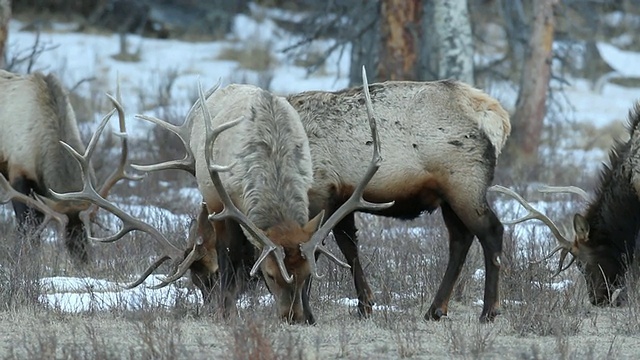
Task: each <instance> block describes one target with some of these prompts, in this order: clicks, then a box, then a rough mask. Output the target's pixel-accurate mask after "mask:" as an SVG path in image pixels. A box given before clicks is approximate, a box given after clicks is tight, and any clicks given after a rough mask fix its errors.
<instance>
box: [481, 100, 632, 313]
mask: <svg viewBox="0 0 640 360" xmlns="http://www.w3.org/2000/svg"><path fill="white" fill-rule="evenodd" d="M629 133H630V138H629V140H628V141H626V142H617V143H616V144H615V145H614V147H613V149H612V150H611V152H610V153H609V162H610V165H609V166H607V165H604V167H603V169H602V171H601V173H600V183H599V184H598V186H597V187H596V190H595V196H594V198H593V199H589V196H588V193H587V192H585V191H584V190H582V189H580V188H577V187H573V186H570V187H551V186H546V187H543V188H542V189H540V190H541V191H543V192H566V193H573V194H578V195H580V196H581V197H582V198H583V199H584V200H586V201H587V202H588V206H587V210H586V211H585V213H584V214H579V213H577V214H575V215H574V217H573V224H572V226H570V227H569V229H570V230H571V232H569V233H565V232H563V231H561V230H560V229H559V228H558V227H557V226H556V225H555V223H554V222H553V221H552V220H551V219H550V218H549V217H548V216H546V215H545V214H543V213H541V212H539V211H538V210H536V209H534V208H533V207H532V206H531V205H530V204H529V203H528V202H527V201H526V200H525V199H523V198H522V197H521V196H520V195H518V194H517V193H516V192H514V191H513V190H510V189H507V188H505V187H502V186H497V185H496V186H494V187H492V188H491V190H492V191H497V192H501V193H504V194H507V195H509V196H511V197H513V198H514V199H516V200H517V201H518V202H520V203H521V204H522V205H523V206H524V207H525V208H526V209H527V210H528V211H529V214H528V215H526V216H524V217H522V218H519V219H516V220H513V221H510V222H508V223H507V224H517V223H521V222H523V221H527V220H533V219H537V220H540V221H542V222H543V223H544V224H545V225H546V226H548V227H549V228H550V229H551V232H552V233H553V235H554V237H555V238H556V239H557V241H558V246H557V247H556V248H555V249H553V250H552V251H551V253H550V254H549V255H547V256H546V257H544V259H542V260H541V261H544V260H547V259H549V258H551V257H552V256H553V255H554V254H555V253H557V252H560V261H559V264H558V268H557V270H556V272H555V273H554V276H555V275H557V274H559V273H560V272H562V271H564V270H566V269H567V268H569V267H570V266H571V264H573V262H574V261H575V260H577V264H578V267H579V268H580V270H581V272H582V274H583V275H584V277H585V280H586V284H587V287H588V290H589V299H590V301H591V303H592V304H593V305H599V306H606V305H615V306H619V305H622V304H623V303H624V302H625V298H624V296H618V295H620V294H621V291H620V290H622V289H623V288H624V287H625V275H626V274H627V271H628V270H629V268H630V267H631V266H632V265H633V261H634V257H635V251H636V248H637V245H638V244H637V242H638V241H639V239H640V103H636V105H635V107H634V109H633V110H632V111H631V112H630V113H629ZM569 254H571V255H572V259H571V261H570V262H569V264H567V265H566V266H565V265H564V261H565V259H566V257H567V255H569ZM622 294H624V292H622Z"/></svg>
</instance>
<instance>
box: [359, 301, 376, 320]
mask: <svg viewBox="0 0 640 360" xmlns="http://www.w3.org/2000/svg"><path fill="white" fill-rule="evenodd" d="M373 305H375V303H374V302H373V301H371V300H367V301H364V302H363V301H358V317H359V318H360V319H368V318H370V317H371V314H372V313H373Z"/></svg>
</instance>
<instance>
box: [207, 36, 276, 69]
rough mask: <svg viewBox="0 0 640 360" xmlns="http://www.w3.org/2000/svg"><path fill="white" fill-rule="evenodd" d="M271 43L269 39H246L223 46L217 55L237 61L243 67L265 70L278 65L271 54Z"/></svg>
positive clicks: (223, 58) (220, 57) (221, 58)
mask: <svg viewBox="0 0 640 360" xmlns="http://www.w3.org/2000/svg"><path fill="white" fill-rule="evenodd" d="M272 48H273V45H272V44H271V43H270V42H269V41H261V40H254V41H246V42H242V43H240V44H238V45H237V46H233V47H227V48H224V49H223V50H222V51H221V52H220V54H219V55H218V60H230V61H236V62H238V65H239V66H240V67H241V68H243V69H248V70H255V71H265V70H270V69H273V68H275V67H276V66H277V65H278V61H277V59H276V58H275V57H274V56H273V54H272Z"/></svg>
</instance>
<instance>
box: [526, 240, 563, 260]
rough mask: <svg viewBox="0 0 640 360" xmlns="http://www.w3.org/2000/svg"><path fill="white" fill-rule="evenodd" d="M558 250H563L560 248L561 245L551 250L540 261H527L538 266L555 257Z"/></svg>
mask: <svg viewBox="0 0 640 360" xmlns="http://www.w3.org/2000/svg"><path fill="white" fill-rule="evenodd" d="M560 250H564V248H563V247H562V245H558V246H556V247H555V248H554V249H553V250H551V252H550V253H549V254H547V255H546V256H545V257H543V258H542V259H540V260H531V261H529V263H530V264H540V263H541V262H543V261H547V260H549V259H551V258H552V257H553V255H555V254H556V253H557V252H558V251H560Z"/></svg>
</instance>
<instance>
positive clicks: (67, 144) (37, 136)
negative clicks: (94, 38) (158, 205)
mask: <svg viewBox="0 0 640 360" xmlns="http://www.w3.org/2000/svg"><path fill="white" fill-rule="evenodd" d="M0 88H2V91H0V127H1V128H2V131H0V174H1V175H2V176H0V177H1V178H2V179H1V181H2V184H3V185H2V187H3V189H4V194H5V197H4V198H3V199H2V202H8V201H9V200H12V202H13V207H14V211H15V214H16V218H17V222H18V226H19V228H20V229H21V230H22V231H28V229H29V228H30V227H32V226H38V225H41V224H42V225H44V223H43V220H47V221H48V220H49V219H51V218H56V219H58V220H59V221H61V222H62V223H63V224H64V239H65V245H66V247H67V250H68V251H69V253H70V255H71V257H72V259H74V260H75V261H76V262H78V263H80V264H86V263H88V261H89V252H88V241H87V234H88V231H89V229H86V227H87V226H88V225H89V223H90V218H93V217H94V216H95V214H94V212H93V210H91V209H89V207H90V203H89V202H86V201H75V200H69V201H67V200H61V199H58V198H56V197H55V195H54V193H55V192H71V191H77V190H80V189H82V187H83V176H87V177H88V181H90V182H91V183H95V182H96V180H95V174H94V170H93V168H92V167H91V166H90V165H89V167H88V168H87V172H86V173H85V174H83V171H82V170H81V168H80V166H78V164H77V163H76V160H74V156H73V155H72V154H71V153H70V152H69V151H68V149H67V148H70V149H73V150H75V151H79V152H83V151H85V147H84V145H83V143H82V140H81V139H80V134H79V131H78V125H77V123H76V118H75V114H74V111H73V108H72V107H71V104H70V102H69V98H68V94H67V92H66V91H65V90H64V88H63V87H62V85H61V84H60V81H59V80H58V79H57V78H56V77H55V76H54V75H52V74H49V75H44V74H42V73H34V74H30V75H19V74H14V73H10V72H7V71H3V70H0ZM107 96H109V99H110V100H111V101H112V102H113V104H114V106H115V107H116V109H115V110H112V111H111V112H109V114H107V115H106V116H105V117H104V119H103V120H102V122H101V125H100V130H99V131H98V132H97V133H99V132H101V131H102V129H104V127H105V126H106V124H107V122H108V121H109V119H110V118H111V116H112V115H113V114H114V113H115V112H116V111H117V112H118V114H119V121H120V131H121V132H124V130H125V129H124V112H123V110H122V107H121V106H120V104H119V102H118V101H117V100H116V99H115V98H113V97H111V96H110V95H107ZM96 142H97V137H95V136H94V138H92V140H91V142H90V144H89V146H88V149H87V153H91V152H93V150H92V149H94V148H95V145H96ZM63 143H64V144H63ZM127 154H128V148H127V140H126V138H123V139H122V155H121V158H120V163H119V166H118V167H117V168H116V169H115V171H114V172H113V173H112V174H111V175H110V176H109V177H108V178H107V179H106V180H105V182H104V184H102V186H101V187H100V190H99V192H100V194H102V196H106V195H107V194H108V193H109V191H110V189H111V188H112V187H113V186H114V185H115V184H116V183H117V182H118V181H119V180H121V179H125V178H128V176H127V175H126V174H125V173H124V166H125V163H126V159H127ZM89 156H90V155H89ZM87 161H88V160H87ZM7 178H8V182H9V183H8V184H7V181H6V179H7ZM32 195H33V196H34V197H35V200H34V199H32V198H31V197H30V196H32ZM62 214H63V215H64V217H63V216H62ZM81 214H84V215H86V216H82V215H81ZM43 215H46V218H43ZM83 217H84V219H83ZM45 223H46V221H45Z"/></svg>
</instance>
